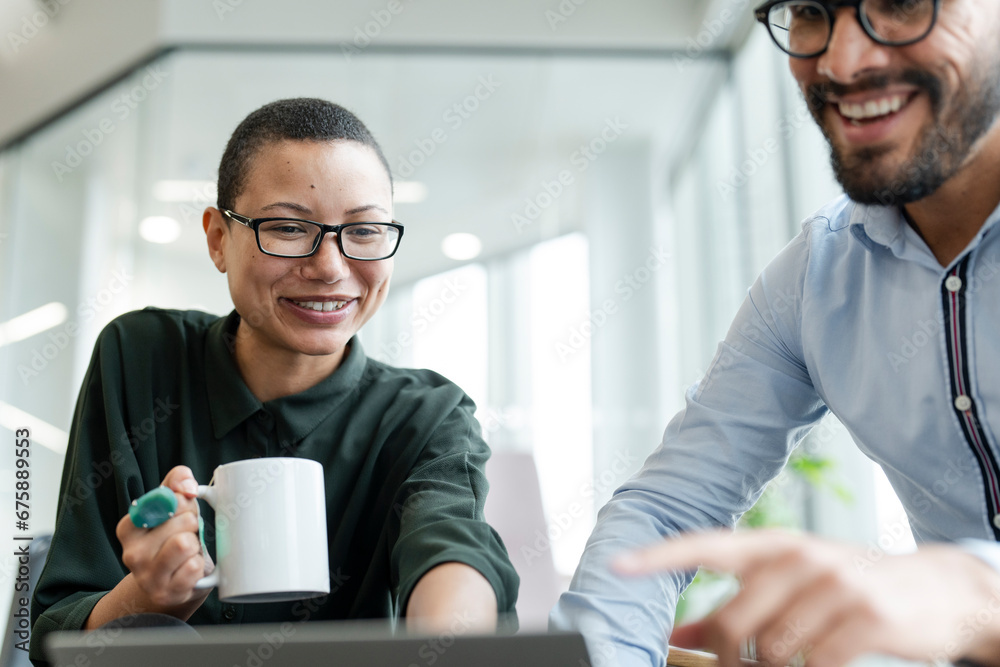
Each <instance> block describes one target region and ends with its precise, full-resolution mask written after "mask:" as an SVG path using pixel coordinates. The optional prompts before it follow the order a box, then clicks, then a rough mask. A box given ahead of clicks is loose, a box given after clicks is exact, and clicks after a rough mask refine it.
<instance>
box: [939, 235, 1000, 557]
mask: <svg viewBox="0 0 1000 667" xmlns="http://www.w3.org/2000/svg"><path fill="white" fill-rule="evenodd" d="M971 259H972V253H969V254H968V255H966V256H965V257H964V258H963V259H962V260H961V261H960V262H958V263H957V264H956V265H955V266H954V267H952V269H951V270H949V271H948V272H947V274H946V275H945V278H944V281H943V282H942V284H941V298H942V300H943V305H944V325H945V340H946V348H947V355H948V372H949V381H950V385H951V405H952V409H954V411H955V415H956V417H957V419H958V422H959V425H960V426H961V431H962V435H963V436H964V438H965V441H966V443H967V444H968V446H969V448H970V449H971V450H972V452H973V454H974V455H975V457H976V460H977V461H978V462H979V468H980V472H981V473H982V477H983V487H984V491H985V494H986V509H987V512H989V523H990V526H991V528H992V529H993V537H994V539H995V540H997V541H1000V466H998V465H997V459H996V456H995V455H994V453H993V450H992V449H991V448H990V446H989V440H988V438H987V435H986V432H985V431H984V429H983V425H982V422H981V421H980V419H979V414H978V406H977V405H976V401H975V399H974V398H973V390H972V377H971V373H970V366H969V363H970V360H969V347H970V345H969V344H970V341H971V336H972V326H971V323H970V322H969V317H968V312H967V306H968V300H969V277H968V276H969V265H970V262H971Z"/></svg>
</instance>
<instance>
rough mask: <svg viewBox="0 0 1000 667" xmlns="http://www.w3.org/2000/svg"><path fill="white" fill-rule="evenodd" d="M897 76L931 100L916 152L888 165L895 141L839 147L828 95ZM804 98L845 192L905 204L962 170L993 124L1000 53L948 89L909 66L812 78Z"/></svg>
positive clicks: (999, 107)
mask: <svg viewBox="0 0 1000 667" xmlns="http://www.w3.org/2000/svg"><path fill="white" fill-rule="evenodd" d="M898 82H902V83H907V84H911V85H913V86H916V87H917V89H918V90H921V91H923V92H924V93H926V94H927V97H928V99H929V101H930V106H931V121H930V122H929V123H928V125H927V126H926V127H924V128H923V129H922V130H921V133H920V136H919V137H918V138H917V140H916V148H915V149H914V151H913V154H912V155H911V156H910V157H909V158H908V159H906V160H904V161H903V162H902V163H899V164H896V165H890V164H884V162H885V161H886V160H888V159H889V155H890V154H891V153H892V152H893V146H891V145H887V146H875V147H868V148H861V149H858V150H854V151H848V150H846V149H843V148H838V146H837V145H836V144H835V143H834V140H833V133H832V131H831V129H830V128H829V127H828V126H827V124H826V123H825V122H824V116H823V111H824V110H825V108H826V106H827V102H826V100H827V96H828V95H829V94H833V95H837V96H842V95H846V94H847V93H855V92H862V91H866V90H878V89H882V88H885V87H887V86H888V85H889V84H890V83H898ZM945 100H947V108H946V107H945ZM806 102H807V104H808V105H809V110H810V111H811V112H812V115H813V118H815V119H816V123H817V124H818V125H819V128H820V130H821V131H822V132H823V135H824V136H825V137H826V140H827V143H828V144H830V162H831V165H832V166H833V172H834V175H835V176H836V178H837V181H838V182H839V183H840V184H841V186H842V187H843V188H844V192H845V193H846V194H847V195H848V196H849V197H850V198H851V199H853V200H854V201H856V202H858V203H861V204H881V205H883V206H901V205H903V204H909V203H911V202H915V201H919V200H921V199H923V198H925V197H927V196H929V195H931V194H933V193H934V192H935V191H937V190H938V188H940V187H941V186H942V185H944V184H945V183H946V182H947V181H948V180H949V179H950V178H951V177H952V176H954V175H955V174H956V173H958V171H960V170H961V168H962V166H963V165H964V164H965V162H966V160H967V159H968V157H969V155H970V154H971V153H972V150H973V147H974V146H975V144H976V142H977V141H978V140H979V139H980V138H981V137H982V136H983V135H985V134H986V133H987V132H988V131H989V130H990V128H991V127H993V123H994V121H995V120H996V118H997V115H998V114H1000V59H994V62H993V63H991V64H989V65H986V64H984V63H979V65H978V66H976V67H974V68H973V70H972V76H971V77H970V81H969V84H968V85H967V86H966V87H964V88H962V89H959V90H957V91H948V94H947V95H946V92H945V89H944V85H943V84H942V82H941V80H940V79H939V78H938V77H936V76H934V75H932V74H930V73H929V72H926V71H923V70H916V69H908V70H905V71H903V72H901V73H900V74H899V75H898V76H894V77H893V76H889V75H877V76H871V77H867V78H865V79H864V80H862V81H859V82H858V83H856V84H853V85H851V86H844V85H842V84H838V83H834V82H826V83H820V84H814V85H812V86H810V87H809V89H808V91H807V93H806Z"/></svg>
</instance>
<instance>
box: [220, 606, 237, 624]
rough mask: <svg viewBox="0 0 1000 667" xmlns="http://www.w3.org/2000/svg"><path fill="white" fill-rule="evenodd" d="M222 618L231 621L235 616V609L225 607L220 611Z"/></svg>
mask: <svg viewBox="0 0 1000 667" xmlns="http://www.w3.org/2000/svg"><path fill="white" fill-rule="evenodd" d="M222 618H224V619H226V620H227V621H231V620H233V619H234V618H236V610H235V609H234V608H233V607H226V608H225V610H223V612H222Z"/></svg>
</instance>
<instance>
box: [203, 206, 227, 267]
mask: <svg viewBox="0 0 1000 667" xmlns="http://www.w3.org/2000/svg"><path fill="white" fill-rule="evenodd" d="M201 226H202V227H203V228H204V229H205V238H206V240H207V241H208V254H209V256H210V257H211V258H212V263H213V264H215V268H217V269H218V270H219V272H220V273H225V272H226V253H225V250H226V244H227V243H228V242H229V227H228V226H227V225H226V221H225V220H223V219H222V211H220V210H219V209H217V208H214V207H212V206H209V207H208V208H206V209H205V212H204V213H202V215H201Z"/></svg>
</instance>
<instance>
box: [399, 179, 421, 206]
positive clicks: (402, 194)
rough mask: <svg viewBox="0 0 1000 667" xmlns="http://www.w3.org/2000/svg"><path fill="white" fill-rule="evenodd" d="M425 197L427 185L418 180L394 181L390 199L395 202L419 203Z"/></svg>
mask: <svg viewBox="0 0 1000 667" xmlns="http://www.w3.org/2000/svg"><path fill="white" fill-rule="evenodd" d="M425 199H427V186H426V185H425V184H423V183H421V182H420V181H396V182H395V183H394V184H393V193H392V201H394V202H395V203H397V204H419V203H420V202H422V201H423V200H425Z"/></svg>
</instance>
